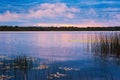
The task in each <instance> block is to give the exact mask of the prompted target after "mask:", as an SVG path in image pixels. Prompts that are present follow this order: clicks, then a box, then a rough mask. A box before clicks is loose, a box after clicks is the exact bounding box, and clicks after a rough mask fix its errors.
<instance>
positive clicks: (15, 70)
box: [0, 56, 113, 80]
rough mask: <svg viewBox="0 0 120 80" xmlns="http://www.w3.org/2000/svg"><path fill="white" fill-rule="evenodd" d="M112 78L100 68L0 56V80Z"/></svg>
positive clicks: (110, 79)
mask: <svg viewBox="0 0 120 80" xmlns="http://www.w3.org/2000/svg"><path fill="white" fill-rule="evenodd" d="M106 75H107V76H106ZM93 79H103V80H107V79H109V80H113V76H112V75H111V74H110V73H109V72H106V71H104V70H102V69H100V70H98V71H94V70H93V71H91V70H84V69H80V68H79V67H72V66H71V67H70V66H69V65H66V64H61V62H55V63H54V62H52V63H45V62H42V61H41V60H40V59H38V58H30V57H27V56H15V57H10V56H9V57H4V58H0V80H93Z"/></svg>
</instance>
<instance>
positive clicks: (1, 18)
mask: <svg viewBox="0 0 120 80" xmlns="http://www.w3.org/2000/svg"><path fill="white" fill-rule="evenodd" d="M18 18H19V15H18V14H16V13H11V12H10V11H6V12H5V13H4V14H1V15H0V22H7V21H16V20H17V19H18Z"/></svg>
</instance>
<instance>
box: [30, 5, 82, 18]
mask: <svg viewBox="0 0 120 80" xmlns="http://www.w3.org/2000/svg"><path fill="white" fill-rule="evenodd" d="M76 12H80V10H79V9H77V8H74V7H68V6H67V5H66V4H64V3H54V4H50V3H44V4H41V5H39V6H38V7H37V10H34V9H31V10H30V11H29V15H28V18H41V17H50V18H55V17H65V18H74V13H76Z"/></svg>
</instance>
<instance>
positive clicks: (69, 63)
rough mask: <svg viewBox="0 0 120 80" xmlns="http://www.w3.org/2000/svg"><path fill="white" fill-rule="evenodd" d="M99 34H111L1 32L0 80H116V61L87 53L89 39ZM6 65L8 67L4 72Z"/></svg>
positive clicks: (117, 66)
mask: <svg viewBox="0 0 120 80" xmlns="http://www.w3.org/2000/svg"><path fill="white" fill-rule="evenodd" d="M101 33H104V34H107V35H109V34H110V33H113V32H100V31H98V32H94V31H91V32H87V31H82V32H77V31H74V32H70V31H68V32H67V31H66V32H51V31H49V32H0V78H3V75H4V76H6V75H8V76H9V78H8V77H6V79H8V80H9V79H10V80H40V79H41V80H119V76H120V65H119V61H118V60H115V59H113V58H112V57H110V58H109V59H104V58H101V57H99V56H95V55H94V53H93V52H91V51H90V50H89V49H91V48H92V47H91V45H88V44H91V42H90V40H91V37H94V38H93V39H95V35H96V34H101ZM118 33H120V32H118ZM16 57H17V58H16ZM18 57H19V58H18ZM29 58H30V59H31V60H29ZM22 61H23V63H22ZM15 62H16V63H15ZM17 63H19V64H17ZM30 63H32V64H30ZM13 64H16V65H13ZM6 66H10V68H8V67H7V68H6V69H4V67H6ZM16 66H17V67H19V68H17V69H15V67H16ZM21 66H22V67H21ZM24 66H25V67H24ZM10 76H11V77H10Z"/></svg>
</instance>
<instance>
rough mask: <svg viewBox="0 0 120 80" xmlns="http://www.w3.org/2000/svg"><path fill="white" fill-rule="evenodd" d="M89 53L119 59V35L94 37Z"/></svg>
mask: <svg viewBox="0 0 120 80" xmlns="http://www.w3.org/2000/svg"><path fill="white" fill-rule="evenodd" d="M91 51H92V52H94V53H95V54H96V55H101V56H103V57H108V56H114V57H116V58H120V33H118V32H115V33H110V34H104V33H100V34H99V35H96V36H95V38H94V41H93V42H92V43H91Z"/></svg>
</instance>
